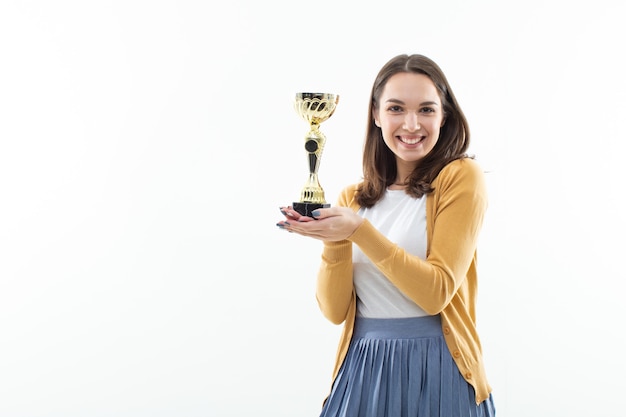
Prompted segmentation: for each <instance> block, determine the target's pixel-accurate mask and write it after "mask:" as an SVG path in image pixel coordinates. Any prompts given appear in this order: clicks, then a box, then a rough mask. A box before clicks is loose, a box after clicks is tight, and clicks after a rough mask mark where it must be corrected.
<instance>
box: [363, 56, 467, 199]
mask: <svg viewBox="0 0 626 417" xmlns="http://www.w3.org/2000/svg"><path fill="white" fill-rule="evenodd" d="M404 72H408V73H417V74H424V75H426V76H428V77H429V78H430V79H431V80H432V82H433V83H434V84H435V87H436V88H437V91H438V93H439V98H440V99H441V105H442V108H443V112H444V120H445V123H444V124H443V126H442V127H441V130H440V133H439V139H438V141H437V144H436V145H435V147H434V148H433V149H432V150H431V151H430V152H429V153H428V154H427V155H426V156H425V157H424V159H422V160H421V161H420V163H419V164H418V165H417V167H416V168H415V169H414V170H413V172H412V173H411V175H410V177H409V184H408V187H407V193H409V194H410V195H412V196H414V197H418V198H419V197H421V196H423V195H424V194H428V193H430V192H432V191H433V190H434V189H433V187H432V182H433V180H434V179H435V178H436V177H437V175H438V174H439V172H440V171H441V170H442V169H443V167H444V166H446V165H447V164H448V163H450V162H451V161H453V160H455V159H460V158H467V157H469V156H468V155H467V154H466V151H467V148H468V146H469V140H470V132H469V126H468V124H467V120H466V118H465V115H464V114H463V111H462V110H461V107H460V106H459V104H458V103H457V101H456V98H455V96H454V93H453V92H452V89H451V88H450V85H449V84H448V80H447V78H446V76H445V74H444V73H443V71H442V70H441V68H439V66H438V65H437V64H436V63H435V62H434V61H432V60H431V59H429V58H427V57H425V56H423V55H418V54H415V55H398V56H396V57H394V58H392V59H391V60H389V61H388V62H387V63H386V64H385V65H384V66H383V67H382V68H381V70H380V72H379V73H378V76H377V77H376V80H375V81H374V85H373V86H372V93H371V95H370V103H369V109H368V113H367V130H366V135H365V144H364V149H363V182H362V183H361V184H360V185H359V188H358V190H357V195H356V199H357V201H358V202H359V204H360V205H361V206H363V207H371V206H373V205H374V204H375V203H376V202H377V201H378V200H380V199H381V198H382V196H383V195H384V193H385V190H386V189H387V187H388V186H390V185H391V184H392V183H393V182H394V181H395V180H396V174H397V165H396V159H395V155H394V154H393V152H392V151H391V150H390V149H389V148H388V147H387V145H386V144H385V142H384V141H383V137H382V131H381V129H380V128H379V127H378V126H376V124H375V123H374V116H373V115H374V111H377V110H378V108H379V104H380V103H379V100H380V96H381V94H382V92H383V90H384V88H385V85H386V84H387V81H389V78H391V76H393V75H395V74H398V73H404Z"/></svg>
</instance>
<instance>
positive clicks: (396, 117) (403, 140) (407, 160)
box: [373, 73, 444, 177]
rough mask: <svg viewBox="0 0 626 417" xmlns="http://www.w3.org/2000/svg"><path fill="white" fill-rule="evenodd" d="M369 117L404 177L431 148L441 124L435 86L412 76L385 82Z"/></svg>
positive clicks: (393, 78) (402, 75)
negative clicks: (376, 105)
mask: <svg viewBox="0 0 626 417" xmlns="http://www.w3.org/2000/svg"><path fill="white" fill-rule="evenodd" d="M373 117H374V121H375V123H376V126H378V127H380V129H381V130H382V135H383V140H384V141H385V143H386V144H387V146H388V147H389V149H390V150H391V151H392V152H393V153H394V154H395V156H396V162H397V164H398V172H399V173H400V172H401V171H402V172H403V176H404V177H406V176H407V175H408V174H409V173H410V172H411V171H412V170H413V168H415V167H416V166H417V164H418V163H419V161H421V160H422V159H423V158H424V157H425V156H426V155H427V154H428V153H429V152H430V151H431V150H432V149H433V148H434V147H435V144H436V143H437V140H438V139H439V130H440V128H441V126H442V125H443V122H444V113H443V108H442V105H441V99H440V98H439V94H438V92H437V88H436V87H435V84H434V83H433V82H432V81H431V79H430V78H429V77H428V76H426V75H424V74H415V73H398V74H395V75H393V76H392V77H391V78H389V80H388V81H387V84H386V85H385V87H384V89H383V92H382V94H381V96H380V99H379V106H378V109H375V110H374V114H373ZM403 168H406V171H405V170H404V169H403Z"/></svg>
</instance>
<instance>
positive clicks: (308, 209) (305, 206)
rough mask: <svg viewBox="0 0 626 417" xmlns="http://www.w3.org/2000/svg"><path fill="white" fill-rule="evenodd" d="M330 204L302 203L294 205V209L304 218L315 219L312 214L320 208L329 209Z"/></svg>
mask: <svg viewBox="0 0 626 417" xmlns="http://www.w3.org/2000/svg"><path fill="white" fill-rule="evenodd" d="M328 207H330V204H328V203H323V204H322V203H303V202H301V201H298V202H295V203H293V209H294V210H295V211H297V212H298V213H300V214H301V215H303V216H307V217H313V216H312V215H311V213H312V212H313V210H317V209H318V208H328Z"/></svg>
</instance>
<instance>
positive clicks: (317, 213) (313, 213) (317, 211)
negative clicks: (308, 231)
mask: <svg viewBox="0 0 626 417" xmlns="http://www.w3.org/2000/svg"><path fill="white" fill-rule="evenodd" d="M319 215H320V211H319V210H313V211H312V212H311V216H313V217H317V216H319Z"/></svg>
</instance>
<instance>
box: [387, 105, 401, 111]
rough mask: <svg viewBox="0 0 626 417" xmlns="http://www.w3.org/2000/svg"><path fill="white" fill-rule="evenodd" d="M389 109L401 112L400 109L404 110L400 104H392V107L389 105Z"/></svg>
mask: <svg viewBox="0 0 626 417" xmlns="http://www.w3.org/2000/svg"><path fill="white" fill-rule="evenodd" d="M389 111H391V112H399V111H402V107H400V106H391V107H389Z"/></svg>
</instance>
